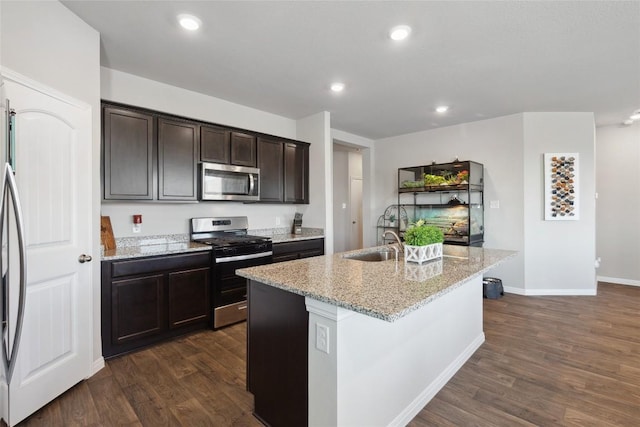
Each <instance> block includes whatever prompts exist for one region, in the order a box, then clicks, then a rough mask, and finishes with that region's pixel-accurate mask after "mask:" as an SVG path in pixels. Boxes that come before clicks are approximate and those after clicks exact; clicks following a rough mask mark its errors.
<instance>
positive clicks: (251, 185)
mask: <svg viewBox="0 0 640 427" xmlns="http://www.w3.org/2000/svg"><path fill="white" fill-rule="evenodd" d="M255 186H256V180H255V178H254V177H253V174H252V173H250V174H249V194H253V189H254V188H255Z"/></svg>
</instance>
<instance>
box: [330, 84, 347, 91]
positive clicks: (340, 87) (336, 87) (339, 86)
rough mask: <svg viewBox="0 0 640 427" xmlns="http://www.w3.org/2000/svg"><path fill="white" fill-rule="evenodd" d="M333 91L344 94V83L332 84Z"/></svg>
mask: <svg viewBox="0 0 640 427" xmlns="http://www.w3.org/2000/svg"><path fill="white" fill-rule="evenodd" d="M331 90H332V91H334V92H342V91H343V90H344V83H340V82H335V83H331Z"/></svg>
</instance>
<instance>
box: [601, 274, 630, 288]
mask: <svg viewBox="0 0 640 427" xmlns="http://www.w3.org/2000/svg"><path fill="white" fill-rule="evenodd" d="M597 279H598V282H607V283H616V284H618V285H629V286H640V280H630V279H619V278H617V277H607V276H598V277H597Z"/></svg>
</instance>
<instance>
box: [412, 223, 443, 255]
mask: <svg viewBox="0 0 640 427" xmlns="http://www.w3.org/2000/svg"><path fill="white" fill-rule="evenodd" d="M442 242H444V233H443V232H442V230H441V229H439V228H438V227H436V226H434V225H428V224H427V223H426V221H425V220H424V219H420V220H418V221H416V222H415V223H413V224H411V225H410V226H409V227H408V228H407V230H406V231H405V232H404V260H405V262H417V263H418V264H422V263H423V262H425V261H429V260H432V259H436V258H442Z"/></svg>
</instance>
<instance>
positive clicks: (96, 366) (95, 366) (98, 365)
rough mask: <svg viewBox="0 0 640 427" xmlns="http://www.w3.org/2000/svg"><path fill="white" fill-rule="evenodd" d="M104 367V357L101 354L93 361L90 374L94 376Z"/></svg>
mask: <svg viewBox="0 0 640 427" xmlns="http://www.w3.org/2000/svg"><path fill="white" fill-rule="evenodd" d="M102 368H104V357H102V356H100V358H98V359H96V360H94V361H93V363H92V364H91V375H90V376H94V375H95V374H97V373H98V371H100V369H102Z"/></svg>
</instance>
